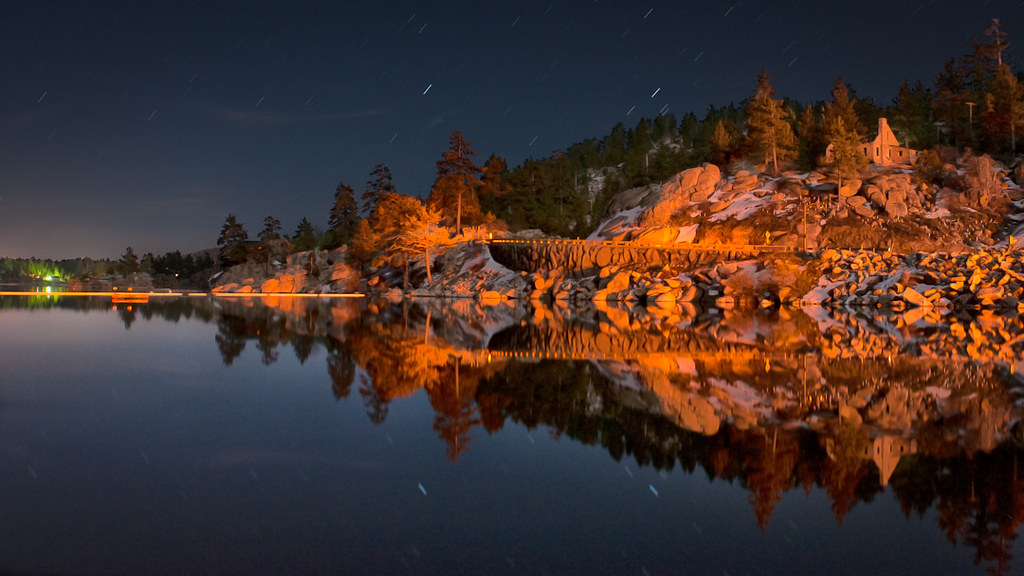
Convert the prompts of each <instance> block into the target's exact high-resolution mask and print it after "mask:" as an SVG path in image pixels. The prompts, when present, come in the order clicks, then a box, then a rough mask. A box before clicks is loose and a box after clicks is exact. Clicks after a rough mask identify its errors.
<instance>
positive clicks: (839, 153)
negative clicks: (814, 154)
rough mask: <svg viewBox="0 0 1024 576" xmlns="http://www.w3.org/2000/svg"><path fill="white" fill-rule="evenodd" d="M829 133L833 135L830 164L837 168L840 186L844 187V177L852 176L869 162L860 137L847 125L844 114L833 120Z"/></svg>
mask: <svg viewBox="0 0 1024 576" xmlns="http://www.w3.org/2000/svg"><path fill="white" fill-rule="evenodd" d="M829 133H830V134H831V135H832V144H831V156H830V158H829V164H830V165H831V166H832V168H833V169H834V170H835V172H836V178H837V179H838V182H839V186H840V187H842V185H843V180H844V179H846V178H852V177H853V176H855V175H856V174H858V173H859V172H860V169H861V168H863V167H864V166H865V165H866V164H867V158H866V157H865V156H864V151H863V150H861V144H860V137H858V136H857V133H856V132H854V131H853V130H849V129H848V128H847V127H846V123H845V122H844V121H843V117H842V116H836V117H835V118H834V119H833V120H832V125H831V126H829Z"/></svg>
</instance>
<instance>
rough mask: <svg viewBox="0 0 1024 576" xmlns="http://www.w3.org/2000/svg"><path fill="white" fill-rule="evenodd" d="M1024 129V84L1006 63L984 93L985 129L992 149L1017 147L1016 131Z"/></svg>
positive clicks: (983, 126) (1000, 149) (1007, 149)
mask: <svg viewBox="0 0 1024 576" xmlns="http://www.w3.org/2000/svg"><path fill="white" fill-rule="evenodd" d="M1022 129H1024V87H1022V86H1021V83H1020V81H1018V80H1017V77H1016V76H1014V75H1013V73H1012V72H1010V67H1009V66H1008V65H1003V66H1002V67H1001V68H1000V69H999V72H997V73H996V77H995V78H994V79H993V80H992V83H991V84H990V87H989V91H988V93H986V94H985V106H984V108H983V110H982V130H983V132H984V136H985V141H986V142H987V144H988V148H989V150H990V151H992V152H1004V151H1005V152H1009V153H1010V154H1014V153H1015V152H1016V150H1017V131H1018V130H1022Z"/></svg>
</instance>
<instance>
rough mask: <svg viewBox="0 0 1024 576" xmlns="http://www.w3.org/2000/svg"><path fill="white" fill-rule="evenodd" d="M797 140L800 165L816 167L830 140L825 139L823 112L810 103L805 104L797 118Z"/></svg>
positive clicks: (809, 167) (810, 167)
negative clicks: (822, 122) (822, 123)
mask: <svg viewBox="0 0 1024 576" xmlns="http://www.w3.org/2000/svg"><path fill="white" fill-rule="evenodd" d="M797 142H798V145H799V150H800V153H799V155H798V162H799V163H800V165H801V166H803V167H804V168H808V169H813V168H816V167H817V166H818V163H819V162H820V161H821V159H822V158H823V157H824V155H825V149H826V148H827V147H828V141H827V140H826V139H825V129H824V127H823V126H822V125H821V114H820V113H819V112H817V111H815V110H814V108H813V107H812V106H811V105H810V104H807V105H806V106H804V110H803V112H801V113H800V118H799V119H798V120H797Z"/></svg>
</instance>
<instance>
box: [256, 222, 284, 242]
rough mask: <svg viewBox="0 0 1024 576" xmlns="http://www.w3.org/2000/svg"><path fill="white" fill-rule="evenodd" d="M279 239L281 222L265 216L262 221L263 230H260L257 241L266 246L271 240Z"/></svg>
mask: <svg viewBox="0 0 1024 576" xmlns="http://www.w3.org/2000/svg"><path fill="white" fill-rule="evenodd" d="M280 238H281V221H280V220H278V219H277V218H274V217H273V216H267V217H266V218H264V219H263V230H260V233H259V239H260V242H261V243H263V244H266V243H268V242H270V241H272V240H279V239H280Z"/></svg>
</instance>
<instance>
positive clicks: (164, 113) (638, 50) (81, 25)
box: [0, 0, 1024, 258]
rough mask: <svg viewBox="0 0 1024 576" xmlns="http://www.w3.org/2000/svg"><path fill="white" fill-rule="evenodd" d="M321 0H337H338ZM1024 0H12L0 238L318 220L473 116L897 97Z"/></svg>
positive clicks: (71, 237)
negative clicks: (759, 97)
mask: <svg viewBox="0 0 1024 576" xmlns="http://www.w3.org/2000/svg"><path fill="white" fill-rule="evenodd" d="M329 5H330V6H329ZM993 17H998V18H1000V20H1001V21H1002V23H1003V26H1004V29H1005V30H1006V31H1007V32H1008V33H1009V35H1010V37H1009V39H1010V42H1011V44H1012V46H1011V47H1010V50H1009V60H1010V61H1011V62H1012V63H1013V64H1014V67H1015V69H1016V70H1020V69H1021V68H1022V67H1024V61H1022V59H1021V57H1020V54H1024V0H1012V1H1010V0H1005V1H995V0H994V1H989V2H976V1H971V2H963V1H955V0H933V1H930V2H929V1H912V2H901V1H899V0H895V1H886V2H879V1H871V0H865V1H863V2H860V3H856V2H800V1H792V0H782V1H773V2H767V1H765V2H757V1H746V2H714V1H707V2H651V1H648V2H646V3H641V2H632V1H630V2H625V1H614V2H610V1H607V0H600V1H594V0H589V1H584V0H581V1H575V2H573V1H552V0H545V1H543V2H487V1H480V0H477V1H472V2H455V1H445V2H440V1H439V2H386V1H370V2H349V1H340V2H330V3H328V2H260V1H247V2H237V3H236V2H217V1H205V2H195V1H181V2H161V3H152V2H138V1H131V2H102V1H90V2H82V1H80V0H76V1H72V2H47V1H44V0H26V1H14V0H3V1H0V46H2V49H0V256H9V257H29V256H35V257H40V258H69V257H76V256H91V257H94V258H102V257H111V258H117V257H119V256H120V254H121V253H122V252H124V249H125V248H126V247H127V246H129V245H130V246H132V247H133V248H134V249H135V251H136V252H137V253H139V254H142V253H145V252H153V253H156V254H162V253H164V252H167V251H170V250H181V251H182V252H191V251H195V250H200V249H203V248H209V247H213V246H214V245H215V243H216V238H217V235H218V234H219V232H220V228H221V226H222V224H223V222H224V218H225V216H227V214H228V213H234V214H236V215H237V216H238V217H239V219H240V220H241V221H242V223H243V224H245V225H246V227H247V228H248V230H249V233H250V236H251V237H252V238H254V239H255V237H256V233H257V232H258V231H259V230H260V229H261V228H262V222H263V219H264V217H266V216H267V215H273V216H275V217H276V218H278V219H279V220H281V222H282V224H283V228H284V231H285V232H286V233H292V232H293V231H294V230H295V227H296V225H297V223H298V221H299V220H300V219H301V218H302V217H304V216H305V217H308V218H309V220H310V221H311V222H313V223H314V224H315V225H317V226H320V227H321V228H323V227H325V226H326V221H327V215H328V211H329V209H330V206H331V204H332V198H333V194H334V189H335V187H336V186H337V185H338V182H339V181H344V182H346V183H348V184H350V185H351V186H352V187H353V188H354V189H355V190H356V192H357V194H358V193H360V192H361V191H362V190H363V188H364V187H365V183H366V181H367V179H368V178H369V173H370V171H371V170H372V169H373V167H374V165H375V164H377V163H380V162H384V163H386V164H388V166H390V168H391V170H392V172H393V174H394V181H395V185H396V187H397V189H398V191H399V192H403V193H407V194H413V195H418V196H425V195H426V193H427V191H428V190H429V187H430V185H431V183H432V182H433V179H434V170H435V166H434V162H435V161H436V160H437V159H439V158H440V156H441V152H442V151H443V150H445V148H446V147H447V144H448V137H449V135H450V134H451V133H452V131H453V130H456V129H459V130H462V132H463V134H464V135H465V137H466V138H467V139H468V140H471V141H472V142H473V148H474V149H475V150H476V152H477V153H478V157H477V160H478V163H483V161H484V160H485V159H486V158H487V156H488V155H490V154H491V153H496V154H498V155H500V156H504V157H505V158H506V159H507V160H508V161H509V165H510V166H514V165H516V164H519V163H521V162H522V161H523V160H525V159H526V158H529V157H536V158H540V157H546V156H549V155H550V154H551V153H552V152H553V151H555V150H558V149H562V148H565V147H567V146H569V145H570V144H572V143H574V142H577V141H580V140H582V139H584V138H587V137H600V136H602V135H604V134H606V133H607V132H608V130H609V129H611V127H612V126H614V125H615V124H616V123H618V122H624V123H625V124H626V125H627V126H629V127H631V126H633V125H635V123H636V121H637V120H638V119H639V118H640V117H641V116H646V117H648V118H653V117H654V116H656V115H657V114H659V113H661V112H672V113H674V114H675V115H676V116H677V117H680V116H681V115H682V114H684V113H686V112H689V111H693V112H695V113H697V115H698V116H703V114H704V112H705V111H706V110H707V108H708V106H710V105H727V104H729V103H730V102H734V103H739V102H740V101H742V100H743V99H744V98H747V97H748V96H749V95H750V94H751V93H752V91H753V89H754V85H755V83H756V76H757V73H758V71H760V70H761V69H762V68H766V69H767V70H768V72H769V74H770V75H771V79H772V83H773V85H774V86H775V88H776V90H777V92H778V95H780V96H788V97H791V98H794V99H797V100H800V101H817V100H825V99H827V98H828V93H829V90H830V88H831V86H832V83H833V81H834V80H835V79H836V77H837V76H840V75H841V76H842V77H843V78H844V80H846V81H847V82H848V83H849V84H850V85H851V86H852V87H853V89H854V90H855V91H856V93H857V95H858V96H870V97H872V98H874V99H875V100H876V102H879V103H882V104H885V103H888V102H890V101H891V100H892V98H893V97H894V96H895V95H896V92H897V90H898V88H899V86H900V84H901V83H902V82H903V80H904V79H908V80H911V81H914V80H917V79H921V80H923V81H924V82H925V83H926V84H928V85H930V84H931V82H932V80H933V79H934V77H935V74H936V73H937V72H938V71H939V69H940V68H941V66H942V64H943V63H944V61H945V60H946V59H947V58H949V57H953V56H959V55H961V54H964V53H967V52H968V51H969V49H970V38H971V37H972V36H976V37H983V31H984V30H985V28H987V27H988V24H989V22H990V20H991V19H992V18H993Z"/></svg>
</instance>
